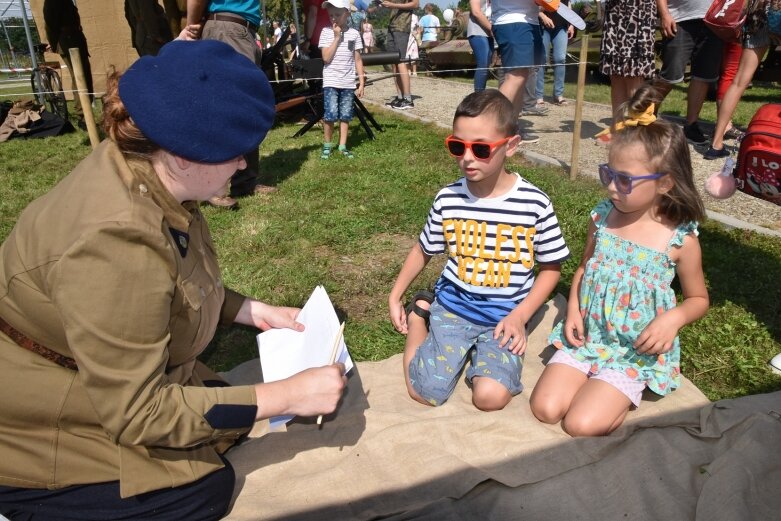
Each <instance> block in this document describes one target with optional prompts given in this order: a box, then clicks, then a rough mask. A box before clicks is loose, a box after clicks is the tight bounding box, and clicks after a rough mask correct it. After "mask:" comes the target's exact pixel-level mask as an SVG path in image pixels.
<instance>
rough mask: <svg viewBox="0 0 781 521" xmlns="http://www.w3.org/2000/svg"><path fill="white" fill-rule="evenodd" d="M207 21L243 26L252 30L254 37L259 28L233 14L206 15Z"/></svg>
mask: <svg viewBox="0 0 781 521" xmlns="http://www.w3.org/2000/svg"><path fill="white" fill-rule="evenodd" d="M206 19H207V20H217V21H218V22H233V23H236V24H239V25H243V26H244V27H246V28H247V29H249V30H250V32H251V33H252V35H253V36H254V35H255V33H257V32H258V26H257V25H255V24H253V23H252V22H250V21H249V20H247V19H246V18H244V17H242V16H239V15H237V14H233V13H209V14H207V15H206Z"/></svg>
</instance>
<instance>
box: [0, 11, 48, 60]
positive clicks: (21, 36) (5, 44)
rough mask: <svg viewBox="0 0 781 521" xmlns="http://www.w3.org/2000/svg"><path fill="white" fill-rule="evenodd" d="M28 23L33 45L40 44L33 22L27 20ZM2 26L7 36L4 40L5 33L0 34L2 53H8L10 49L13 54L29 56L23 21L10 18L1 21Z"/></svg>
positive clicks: (17, 18)
mask: <svg viewBox="0 0 781 521" xmlns="http://www.w3.org/2000/svg"><path fill="white" fill-rule="evenodd" d="M28 22H29V23H30V32H31V33H32V38H33V45H37V44H39V43H41V40H40V38H38V31H37V30H36V29H35V22H33V21H32V20H28ZM3 25H4V26H5V29H6V31H7V34H8V38H7V39H6V31H3V32H1V33H0V48H2V50H3V52H6V51H10V48H9V44H10V47H12V48H13V50H14V52H15V53H19V54H25V55H29V54H30V49H28V48H27V35H26V34H25V33H24V21H23V20H22V19H21V18H19V17H11V18H6V19H4V20H3Z"/></svg>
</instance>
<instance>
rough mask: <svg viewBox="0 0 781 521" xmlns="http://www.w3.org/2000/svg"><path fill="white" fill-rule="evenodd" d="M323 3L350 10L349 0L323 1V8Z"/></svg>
mask: <svg viewBox="0 0 781 521" xmlns="http://www.w3.org/2000/svg"><path fill="white" fill-rule="evenodd" d="M325 4H331V5H332V6H334V7H338V8H339V9H347V10H348V11H349V10H350V0H327V1H325V2H323V9H325Z"/></svg>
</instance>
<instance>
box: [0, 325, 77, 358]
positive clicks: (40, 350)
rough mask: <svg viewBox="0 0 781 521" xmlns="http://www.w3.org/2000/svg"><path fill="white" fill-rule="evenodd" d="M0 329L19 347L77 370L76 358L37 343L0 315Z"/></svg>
mask: <svg viewBox="0 0 781 521" xmlns="http://www.w3.org/2000/svg"><path fill="white" fill-rule="evenodd" d="M0 331H2V332H3V333H5V334H6V335H8V338H10V339H11V340H13V341H14V342H16V344H17V345H18V346H19V347H23V348H25V349H27V350H28V351H32V352H33V353H35V354H36V355H41V356H42V357H44V358H45V359H47V360H50V361H52V362H54V363H55V364H57V365H59V366H62V367H64V368H66V369H70V370H72V371H78V370H79V366H77V365H76V360H74V359H73V358H68V357H67V356H65V355H61V354H60V353H58V352H57V351H52V350H51V349H49V348H48V347H46V346H44V345H41V344H39V343H38V342H36V341H35V340H33V339H32V338H29V337H27V336H26V335H25V334H24V333H22V332H21V331H19V330H17V329H14V327H13V326H12V325H11V324H9V323H8V322H6V321H5V320H3V319H2V317H0Z"/></svg>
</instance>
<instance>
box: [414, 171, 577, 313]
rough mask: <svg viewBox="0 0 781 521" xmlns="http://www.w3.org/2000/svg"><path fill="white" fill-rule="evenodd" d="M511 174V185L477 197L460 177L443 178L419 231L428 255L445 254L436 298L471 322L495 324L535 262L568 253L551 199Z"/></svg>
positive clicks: (516, 298)
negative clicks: (443, 183)
mask: <svg viewBox="0 0 781 521" xmlns="http://www.w3.org/2000/svg"><path fill="white" fill-rule="evenodd" d="M515 175H516V176H517V180H516V182H515V186H514V187H513V188H512V189H511V190H509V191H508V192H507V193H506V194H504V195H502V196H499V197H494V198H477V197H475V196H474V195H472V193H471V192H470V191H469V189H468V187H467V183H466V179H464V178H461V179H459V180H458V181H456V182H455V183H453V184H451V185H449V186H446V187H445V188H443V189H442V190H440V191H439V193H438V194H437V196H436V198H435V199H434V204H433V205H432V207H431V210H430V212H429V215H428V219H427V221H426V225H425V227H424V228H423V232H422V233H421V234H420V239H419V243H420V246H421V248H422V249H423V251H424V252H425V253H426V255H436V254H440V253H447V255H448V260H447V263H446V264H445V268H444V270H443V271H442V275H441V276H440V278H439V281H437V285H436V287H435V293H436V296H437V301H438V302H439V303H440V304H441V305H442V306H443V307H445V309H447V310H448V311H450V312H452V313H455V314H456V315H458V316H460V317H462V318H464V319H466V320H469V321H470V322H473V323H476V324H481V325H485V326H492V325H496V323H497V322H499V321H500V320H501V319H502V318H504V317H505V316H506V315H507V314H508V313H509V312H510V311H512V310H513V309H514V308H515V306H517V305H518V303H520V302H521V301H522V300H523V299H524V298H525V297H526V295H527V294H528V293H529V291H530V290H531V287H532V284H534V270H533V268H534V264H535V262H536V263H540V264H557V263H560V262H562V261H564V260H565V259H566V258H567V257H569V249H568V248H567V245H566V244H565V242H564V237H563V236H562V234H561V229H560V228H559V221H558V219H556V214H555V213H554V211H553V205H552V203H551V201H550V199H549V198H548V196H547V195H546V194H545V193H544V192H543V191H542V190H540V189H539V188H537V187H535V186H534V185H533V184H531V183H530V182H528V181H526V180H525V179H523V178H522V177H521V176H519V175H518V174H515Z"/></svg>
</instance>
